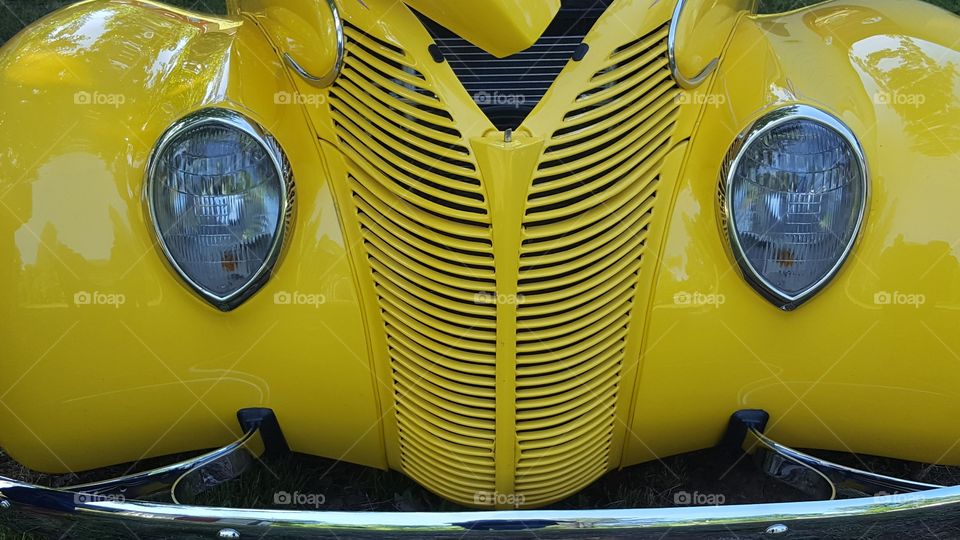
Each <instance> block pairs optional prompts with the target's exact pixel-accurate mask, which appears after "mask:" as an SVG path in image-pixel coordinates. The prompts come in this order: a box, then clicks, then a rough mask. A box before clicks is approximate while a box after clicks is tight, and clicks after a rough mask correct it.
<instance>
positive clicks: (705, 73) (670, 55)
mask: <svg viewBox="0 0 960 540" xmlns="http://www.w3.org/2000/svg"><path fill="white" fill-rule="evenodd" d="M685 7H687V0H677V7H676V8H674V10H673V19H671V21H670V33H669V34H668V35H667V60H668V62H669V65H670V73H672V74H673V78H674V80H676V81H677V84H679V85H680V87H681V88H683V89H685V90H693V89H694V88H696V87H698V86H700V85H701V84H703V81H705V80H707V77H709V76H710V74H712V73H713V72H714V70H716V69H717V66H718V65H720V58H714V59H713V60H711V61H710V62H709V63H708V64H707V66H706V67H704V68H703V69H702V70H701V71H700V73H698V74H697V75H696V76H694V77H693V78H692V79H688V78H686V77H685V76H684V75H683V74H682V73H680V67H679V66H678V65H677V31H678V30H679V29H680V17H682V16H683V8H685Z"/></svg>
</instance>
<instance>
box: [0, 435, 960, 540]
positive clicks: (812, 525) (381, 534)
mask: <svg viewBox="0 0 960 540" xmlns="http://www.w3.org/2000/svg"><path fill="white" fill-rule="evenodd" d="M267 420H268V425H267V428H268V429H266V431H269V428H270V427H271V425H270V424H269V422H270V421H272V417H269V416H268V417H267ZM264 431H265V429H264V426H263V425H260V424H257V425H253V426H252V427H250V429H249V430H248V431H247V433H246V435H244V437H243V438H242V439H241V440H240V441H238V442H236V443H233V444H231V445H229V446H227V447H224V448H223V449H220V450H217V451H214V452H210V453H208V454H205V455H203V456H200V457H198V458H195V459H193V460H189V461H185V462H182V463H178V464H175V465H172V466H169V467H164V468H162V469H158V470H155V471H149V472H146V473H141V474H138V475H132V476H127V477H124V478H120V479H116V480H110V481H107V482H101V483H97V484H86V485H83V486H75V487H73V488H70V489H50V488H45V487H40V486H35V485H30V484H25V483H22V482H17V481H15V480H10V479H7V478H2V477H0V509H2V515H0V520H2V523H3V524H5V525H6V526H8V527H12V528H14V529H16V530H17V531H33V532H39V533H42V534H54V535H56V536H57V537H61V538H62V537H76V538H115V537H116V538H120V537H129V536H131V535H133V536H135V537H138V538H172V537H176V538H264V537H266V538H317V537H331V538H401V537H407V538H458V539H459V538H538V539H545V538H647V537H649V538H662V537H663V536H665V535H667V534H669V536H670V537H671V538H674V537H681V538H685V537H697V538H704V537H707V538H772V537H778V536H782V537H789V538H798V537H799V538H850V537H864V536H867V537H871V536H874V535H882V536H884V537H886V536H894V535H896V536H899V535H907V534H910V535H913V536H917V535H918V534H917V533H920V535H926V534H928V533H929V534H930V535H935V536H938V537H950V538H953V537H960V486H958V487H937V486H933V485H930V484H922V483H917V482H911V481H905V480H899V479H895V478H890V477H885V476H880V475H875V474H872V473H868V472H865V471H858V470H855V469H850V468H847V467H842V466H840V465H835V464H832V463H829V462H826V461H823V460H820V459H817V458H814V457H812V456H808V455H806V454H803V453H801V452H797V451H795V450H792V449H789V448H786V447H784V446H782V445H779V444H777V443H775V442H773V441H771V440H770V439H768V438H766V437H764V436H763V435H762V434H761V433H760V430H759V429H757V428H756V427H755V426H746V428H745V429H742V430H741V435H744V436H745V439H746V441H745V444H746V446H747V448H748V449H749V450H750V451H751V452H753V453H755V455H756V456H757V458H758V461H759V462H760V463H761V465H762V467H763V468H764V470H765V471H767V472H768V473H769V474H771V475H773V476H774V477H777V478H779V479H781V480H783V481H786V482H788V483H791V484H793V485H796V486H798V487H800V488H802V489H805V490H807V491H811V490H812V491H814V492H820V491H819V490H824V489H826V490H828V492H831V493H833V494H834V495H836V494H837V493H843V492H846V493H853V492H861V493H862V490H864V489H866V490H874V489H877V488H883V489H884V490H893V494H888V495H881V496H862V497H857V498H852V499H844V500H824V501H816V502H796V503H777V504H756V505H739V506H709V507H690V508H666V509H637V510H582V511H581V510H575V511H555V510H537V511H497V512H455V513H402V512H398V513H392V512H391V513H361V512H320V511H283V510H245V509H231V508H212V507H198V506H181V505H179V504H163V503H152V502H144V501H140V500H131V499H129V498H127V497H128V496H146V495H149V494H151V493H157V492H159V491H162V490H165V489H170V490H172V494H173V498H174V500H175V501H176V500H181V501H182V500H183V499H184V498H185V496H186V495H187V493H186V492H187V491H191V492H193V491H198V490H201V489H203V488H205V487H209V486H211V485H215V484H217V483H220V482H222V481H223V480H225V479H227V478H231V477H235V476H236V475H237V474H239V472H241V471H242V468H243V465H244V464H246V463H249V462H251V461H252V460H253V459H255V458H256V456H257V455H258V454H259V453H262V452H263V451H265V450H270V448H271V447H275V445H276V444H277V443H276V439H275V438H274V439H273V441H272V442H271V440H270V439H269V438H267V439H266V440H265V438H264V437H263V432H264ZM281 444H282V443H281ZM887 493H890V492H889V491H887Z"/></svg>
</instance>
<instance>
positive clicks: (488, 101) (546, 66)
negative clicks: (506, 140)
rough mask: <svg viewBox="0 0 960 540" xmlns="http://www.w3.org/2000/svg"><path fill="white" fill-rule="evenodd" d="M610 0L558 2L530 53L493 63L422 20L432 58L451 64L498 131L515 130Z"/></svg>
mask: <svg viewBox="0 0 960 540" xmlns="http://www.w3.org/2000/svg"><path fill="white" fill-rule="evenodd" d="M613 1H614V0H563V4H562V7H561V8H560V12H559V13H558V14H557V16H556V18H555V19H554V20H553V22H552V23H551V24H550V26H549V28H547V31H546V32H544V34H543V36H541V37H540V39H539V40H538V41H537V42H536V43H535V44H534V45H533V46H532V47H530V48H529V49H527V50H525V51H523V52H519V53H517V54H514V55H513V56H508V57H506V58H497V57H495V56H493V55H491V54H489V53H487V52H486V51H484V50H483V49H480V48H479V47H476V46H474V45H473V44H471V43H470V42H468V41H467V40H465V39H463V38H461V37H460V36H457V35H456V34H454V33H453V32H450V31H449V30H447V29H446V28H444V27H442V26H440V25H439V24H437V23H435V22H433V21H431V20H429V19H427V18H426V17H421V19H422V20H423V22H424V24H425V25H426V27H427V29H428V30H429V31H430V33H431V34H432V35H433V38H434V41H435V42H436V47H433V48H432V51H431V52H432V54H433V55H434V57H435V58H437V59H441V57H442V61H446V62H449V63H450V67H451V68H453V71H454V73H456V74H457V77H458V78H459V79H460V82H462V83H463V86H464V88H466V90H467V92H469V93H470V96H471V97H472V98H473V100H474V102H476V103H477V105H479V106H480V109H482V110H483V112H484V113H485V114H486V115H487V117H488V118H490V121H491V122H493V124H494V125H495V126H496V127H497V129H500V130H506V129H515V128H517V127H519V125H520V124H521V123H522V122H523V120H524V119H525V118H526V117H527V115H529V114H530V112H531V111H532V110H533V108H534V107H536V105H537V103H540V100H541V99H543V96H544V94H546V93H547V90H548V89H549V88H550V86H551V85H552V84H553V82H554V81H555V80H556V79H557V76H558V75H559V74H560V71H561V70H562V69H563V68H564V66H566V65H567V62H570V61H573V60H574V59H575V58H576V57H577V56H578V55H579V54H582V53H583V48H582V47H581V45H582V43H583V38H584V37H586V35H587V34H588V33H589V32H590V29H592V28H593V25H594V24H595V23H596V22H597V20H598V19H599V18H600V16H601V15H603V13H604V12H605V11H606V9H607V7H608V6H609V5H610V4H612V3H613Z"/></svg>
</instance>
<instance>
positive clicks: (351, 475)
mask: <svg viewBox="0 0 960 540" xmlns="http://www.w3.org/2000/svg"><path fill="white" fill-rule="evenodd" d="M928 1H930V2H931V3H933V4H936V5H939V6H941V7H944V8H946V9H949V10H951V11H953V12H954V13H960V0H928ZM69 3H71V2H70V0H36V1H35V0H0V43H2V42H4V41H6V40H7V39H9V38H10V37H11V36H13V34H15V33H16V32H18V31H19V30H20V29H21V28H22V27H23V26H24V25H25V24H27V23H29V22H30V21H33V20H35V19H37V18H39V17H41V16H43V15H45V14H47V13H49V12H50V11H53V10H54V9H57V8H59V7H62V6H64V5H66V4H69ZM170 3H172V4H175V5H178V6H180V7H184V8H188V9H195V10H204V11H210V12H214V13H218V12H223V0H171V1H170ZM810 3H813V0H806V1H804V0H762V1H761V6H760V9H761V11H763V12H766V13H771V12H778V11H785V10H790V9H795V8H798V7H802V6H803V5H806V4H810ZM3 12H6V13H3ZM825 457H827V458H828V459H833V460H834V461H838V462H842V463H844V464H847V465H852V466H858V467H864V466H866V467H867V468H870V469H872V470H875V471H877V472H882V473H886V474H891V475H897V476H901V477H905V478H912V479H915V480H921V481H926V482H931V483H941V484H957V483H960V472H958V469H953V468H949V467H923V466H921V465H918V464H910V463H906V462H901V461H896V460H886V459H879V458H862V457H855V456H850V455H841V454H829V455H825ZM737 458H738V456H737V455H736V454H731V453H729V452H728V451H724V450H721V449H713V450H705V451H702V452H696V453H693V454H688V455H684V456H675V457H671V458H667V459H665V460H663V461H660V462H653V463H648V464H644V465H639V466H636V467H631V468H629V469H626V470H624V471H620V472H616V473H611V474H608V475H607V476H605V477H603V478H601V479H600V480H599V481H597V482H596V483H594V484H593V485H592V486H590V487H588V488H587V489H585V490H584V491H583V492H581V493H579V494H578V495H576V496H574V497H572V498H571V499H569V500H567V501H564V502H562V503H560V504H557V505H554V507H555V508H564V509H571V508H636V507H668V506H674V505H675V499H674V497H675V495H676V494H677V493H680V492H684V491H685V492H691V493H692V492H699V493H701V494H713V495H719V496H722V497H723V500H724V503H726V504H744V503H754V502H775V501H792V500H801V499H802V498H803V497H802V495H800V494H799V493H798V492H795V491H794V490H793V489H792V488H789V487H786V486H784V485H782V484H779V483H776V482H774V481H772V480H769V479H766V478H764V477H762V476H761V475H760V474H759V473H757V472H756V470H755V468H754V467H753V466H752V464H751V463H749V461H748V460H738V459H737ZM169 461H170V460H169V459H168V460H151V461H150V462H145V463H141V464H136V465H131V466H118V467H112V468H110V469H107V470H101V471H94V472H90V473H84V474H81V475H66V476H50V475H44V474H39V473H36V472H33V471H29V470H26V469H24V468H23V467H21V466H19V465H18V464H17V463H16V462H14V461H12V460H11V459H9V458H7V457H6V456H4V455H3V454H2V453H0V475H3V476H8V477H13V478H18V479H22V480H25V481H29V482H34V483H38V484H42V485H49V486H55V487H63V486H67V485H71V484H76V483H82V482H90V481H95V480H98V479H105V478H109V477H112V476H115V475H118V474H123V473H125V472H127V471H129V470H130V469H131V468H133V469H144V468H150V467H152V466H157V465H158V464H159V463H161V462H169ZM280 491H285V492H290V493H292V492H300V493H305V494H319V495H323V499H324V504H323V505H322V509H324V510H363V511H444V510H462V508H460V507H458V506H457V505H454V504H452V503H449V502H447V501H444V500H442V499H440V498H439V497H436V496H434V495H432V494H430V493H429V492H427V491H425V490H424V489H422V488H421V487H419V486H418V485H417V484H416V483H414V482H413V481H411V480H410V479H408V478H406V477H405V476H403V475H401V474H399V473H396V472H382V471H377V470H373V469H368V468H365V467H359V466H355V465H349V464H344V463H337V462H334V461H331V460H327V459H321V458H315V457H310V456H302V455H293V456H290V457H288V458H285V459H282V460H280V461H278V462H272V463H268V464H265V465H261V466H258V467H256V468H255V469H254V470H252V471H250V472H248V473H247V474H246V475H244V476H243V477H241V478H240V479H238V480H236V481H233V482H230V483H227V484H225V485H223V486H220V487H219V488H216V489H214V490H212V491H210V492H207V493H205V494H203V495H201V496H200V498H199V499H198V500H197V501H196V503H198V504H206V505H213V506H228V507H265V508H270V507H278V506H277V505H275V504H274V501H273V494H274V493H276V492H280ZM280 508H285V509H297V508H298V507H296V506H292V507H291V506H282V507H280ZM299 509H312V507H309V506H307V507H300V508H299ZM14 538H16V539H24V540H27V539H31V538H33V536H31V535H30V534H29V533H24V532H22V531H18V532H14V531H9V530H7V531H4V530H3V529H2V528H0V540H6V539H14Z"/></svg>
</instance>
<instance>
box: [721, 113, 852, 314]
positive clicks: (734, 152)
mask: <svg viewBox="0 0 960 540" xmlns="http://www.w3.org/2000/svg"><path fill="white" fill-rule="evenodd" d="M796 120H805V121H809V122H815V123H817V124H820V125H821V126H824V127H826V128H828V129H830V130H832V131H833V132H835V133H836V134H837V135H839V136H840V137H841V138H842V139H843V140H844V141H845V142H846V143H847V145H848V147H849V149H850V151H851V152H852V153H853V155H854V157H855V158H856V160H857V165H858V167H859V169H860V173H861V174H860V182H861V188H862V192H863V199H862V201H861V203H860V207H859V208H858V209H857V216H856V221H855V225H854V227H853V231H852V234H851V235H850V240H849V242H847V244H846V245H845V246H844V249H843V251H842V252H841V254H840V257H838V259H837V261H836V263H835V264H834V265H833V266H832V267H831V268H830V270H829V271H828V272H827V273H826V274H825V275H824V276H823V277H822V278H821V279H820V280H818V281H817V282H816V283H814V284H813V285H811V286H810V287H808V288H807V289H805V290H804V291H802V292H800V293H797V294H789V293H787V292H785V291H783V290H781V289H779V288H778V287H776V286H774V285H773V284H771V283H770V282H769V281H768V280H767V279H766V278H764V277H763V275H762V274H761V273H760V272H759V271H758V270H757V269H756V268H755V267H754V266H753V264H752V263H751V262H750V260H749V259H748V257H746V256H745V250H744V249H743V246H742V244H741V242H740V238H739V234H738V233H737V224H736V220H734V219H733V209H732V203H731V197H730V194H731V193H733V183H734V179H735V177H736V174H737V170H738V168H739V166H740V162H741V159H742V157H743V155H744V154H745V153H746V151H747V150H748V149H749V148H750V147H751V145H752V144H753V143H754V142H756V141H757V140H758V139H759V138H760V137H762V136H763V135H764V134H766V133H767V132H769V131H771V130H773V129H775V128H777V127H779V126H782V125H783V124H786V123H789V122H794V121H796ZM719 199H720V218H721V219H720V222H721V228H722V229H723V232H724V233H725V236H726V237H727V241H728V242H729V246H730V248H731V251H732V252H733V256H734V258H735V259H736V262H737V265H738V267H739V268H740V270H741V273H742V274H743V276H744V278H745V279H746V281H747V282H748V283H749V284H750V285H751V286H752V287H753V288H754V289H756V290H757V291H758V292H759V293H760V294H762V295H763V296H764V297H765V298H767V300H769V301H770V302H772V303H773V304H774V305H776V306H777V307H779V308H780V309H782V310H784V311H792V310H794V309H796V308H797V307H799V306H800V305H801V304H803V303H804V302H806V301H807V300H809V299H810V298H812V297H813V296H815V295H816V294H817V293H818V292H820V291H821V290H823V288H824V287H826V286H827V285H828V284H829V283H830V282H831V281H832V280H833V279H834V278H835V277H836V275H837V273H839V271H840V269H841V268H843V265H844V264H845V263H846V261H847V259H849V257H850V255H851V253H852V252H853V248H854V246H855V245H856V243H857V242H858V241H859V238H860V233H861V232H862V230H863V225H864V222H865V221H866V215H867V206H868V201H869V200H870V170H869V167H868V165H867V160H866V156H865V154H864V151H863V147H862V146H861V145H860V141H859V139H857V137H856V135H855V134H854V133H853V131H852V130H851V129H850V128H849V127H848V126H847V125H846V124H844V123H843V121H841V120H840V119H839V118H837V117H836V116H834V115H832V114H830V113H828V112H826V111H823V110H821V109H818V108H816V107H812V106H809V105H803V104H794V105H788V106H785V107H780V108H777V109H774V110H773V111H770V112H768V113H766V114H764V115H763V116H761V117H760V118H759V119H758V120H756V121H754V122H753V123H752V124H751V125H750V126H748V127H747V128H746V129H745V130H744V131H743V132H741V133H740V135H738V136H737V138H736V139H735V140H734V142H733V144H732V145H731V147H730V149H729V150H728V152H727V155H726V158H725V159H724V162H723V165H722V167H721V170H720V197H719Z"/></svg>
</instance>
